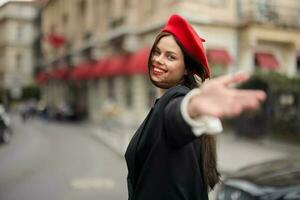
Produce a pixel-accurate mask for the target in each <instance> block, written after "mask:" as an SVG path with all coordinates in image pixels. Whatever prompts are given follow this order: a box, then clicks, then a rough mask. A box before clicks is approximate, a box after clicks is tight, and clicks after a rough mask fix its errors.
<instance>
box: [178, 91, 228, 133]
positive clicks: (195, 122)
mask: <svg viewBox="0 0 300 200" xmlns="http://www.w3.org/2000/svg"><path fill="white" fill-rule="evenodd" d="M199 93H201V89H199V88H196V89H193V90H191V91H190V92H189V93H187V95H186V96H185V97H184V98H183V100H182V102H181V106H180V111H181V114H182V117H183V119H184V121H185V122H186V123H187V124H189V125H190V126H191V127H192V131H193V133H194V135H195V136H197V137H199V136H201V135H202V134H204V133H207V134H210V135H213V134H218V133H221V132H222V131H223V127H222V123H221V120H220V119H219V118H217V117H213V116H208V115H203V116H200V117H197V118H194V119H192V118H191V117H190V116H189V114H188V103H189V101H190V99H191V98H192V97H193V96H194V95H197V94H199Z"/></svg>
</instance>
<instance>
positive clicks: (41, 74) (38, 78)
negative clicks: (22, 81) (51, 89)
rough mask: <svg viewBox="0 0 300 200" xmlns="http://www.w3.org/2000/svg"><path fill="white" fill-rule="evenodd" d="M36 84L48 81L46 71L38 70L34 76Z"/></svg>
mask: <svg viewBox="0 0 300 200" xmlns="http://www.w3.org/2000/svg"><path fill="white" fill-rule="evenodd" d="M35 79H36V81H37V82H38V84H40V85H43V84H45V83H47V81H48V74H47V73H46V72H39V73H38V74H37V76H36V77H35Z"/></svg>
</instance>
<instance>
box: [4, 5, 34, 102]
mask: <svg viewBox="0 0 300 200" xmlns="http://www.w3.org/2000/svg"><path fill="white" fill-rule="evenodd" d="M37 15H38V7H36V5H35V4H33V3H31V2H20V1H9V2H7V3H5V4H3V5H1V7H0V82H1V83H0V86H1V89H2V91H7V92H9V96H11V97H12V98H15V99H18V98H20V97H21V95H22V89H23V88H24V87H25V86H28V85H31V84H33V83H34V79H33V77H34V76H33V70H34V66H35V65H36V63H35V53H34V51H35V50H34V44H35V42H36V41H37V40H36V39H37V37H38V32H37V30H38V28H37V26H36V24H35V19H36V17H37ZM2 100H3V99H2ZM3 101H4V100H3Z"/></svg>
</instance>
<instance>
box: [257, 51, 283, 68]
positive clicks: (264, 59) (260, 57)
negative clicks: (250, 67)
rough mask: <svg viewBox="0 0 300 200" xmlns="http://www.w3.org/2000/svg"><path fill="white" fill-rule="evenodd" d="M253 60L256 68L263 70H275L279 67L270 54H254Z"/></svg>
mask: <svg viewBox="0 0 300 200" xmlns="http://www.w3.org/2000/svg"><path fill="white" fill-rule="evenodd" d="M255 60H256V62H257V64H258V66H259V67H261V68H264V69H277V68H279V66H280V65H279V62H278V61H277V59H276V57H275V56H274V55H273V54H272V53H255Z"/></svg>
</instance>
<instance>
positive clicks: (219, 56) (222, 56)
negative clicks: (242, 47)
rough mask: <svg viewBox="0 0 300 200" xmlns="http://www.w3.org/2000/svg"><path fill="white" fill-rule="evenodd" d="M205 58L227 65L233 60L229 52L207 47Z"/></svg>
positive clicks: (214, 62)
mask: <svg viewBox="0 0 300 200" xmlns="http://www.w3.org/2000/svg"><path fill="white" fill-rule="evenodd" d="M207 58H208V60H209V62H210V63H212V64H220V65H226V66H227V65H229V64H231V63H232V62H233V59H232V58H231V56H230V54H229V53H228V51H227V50H224V49H208V50H207Z"/></svg>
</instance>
